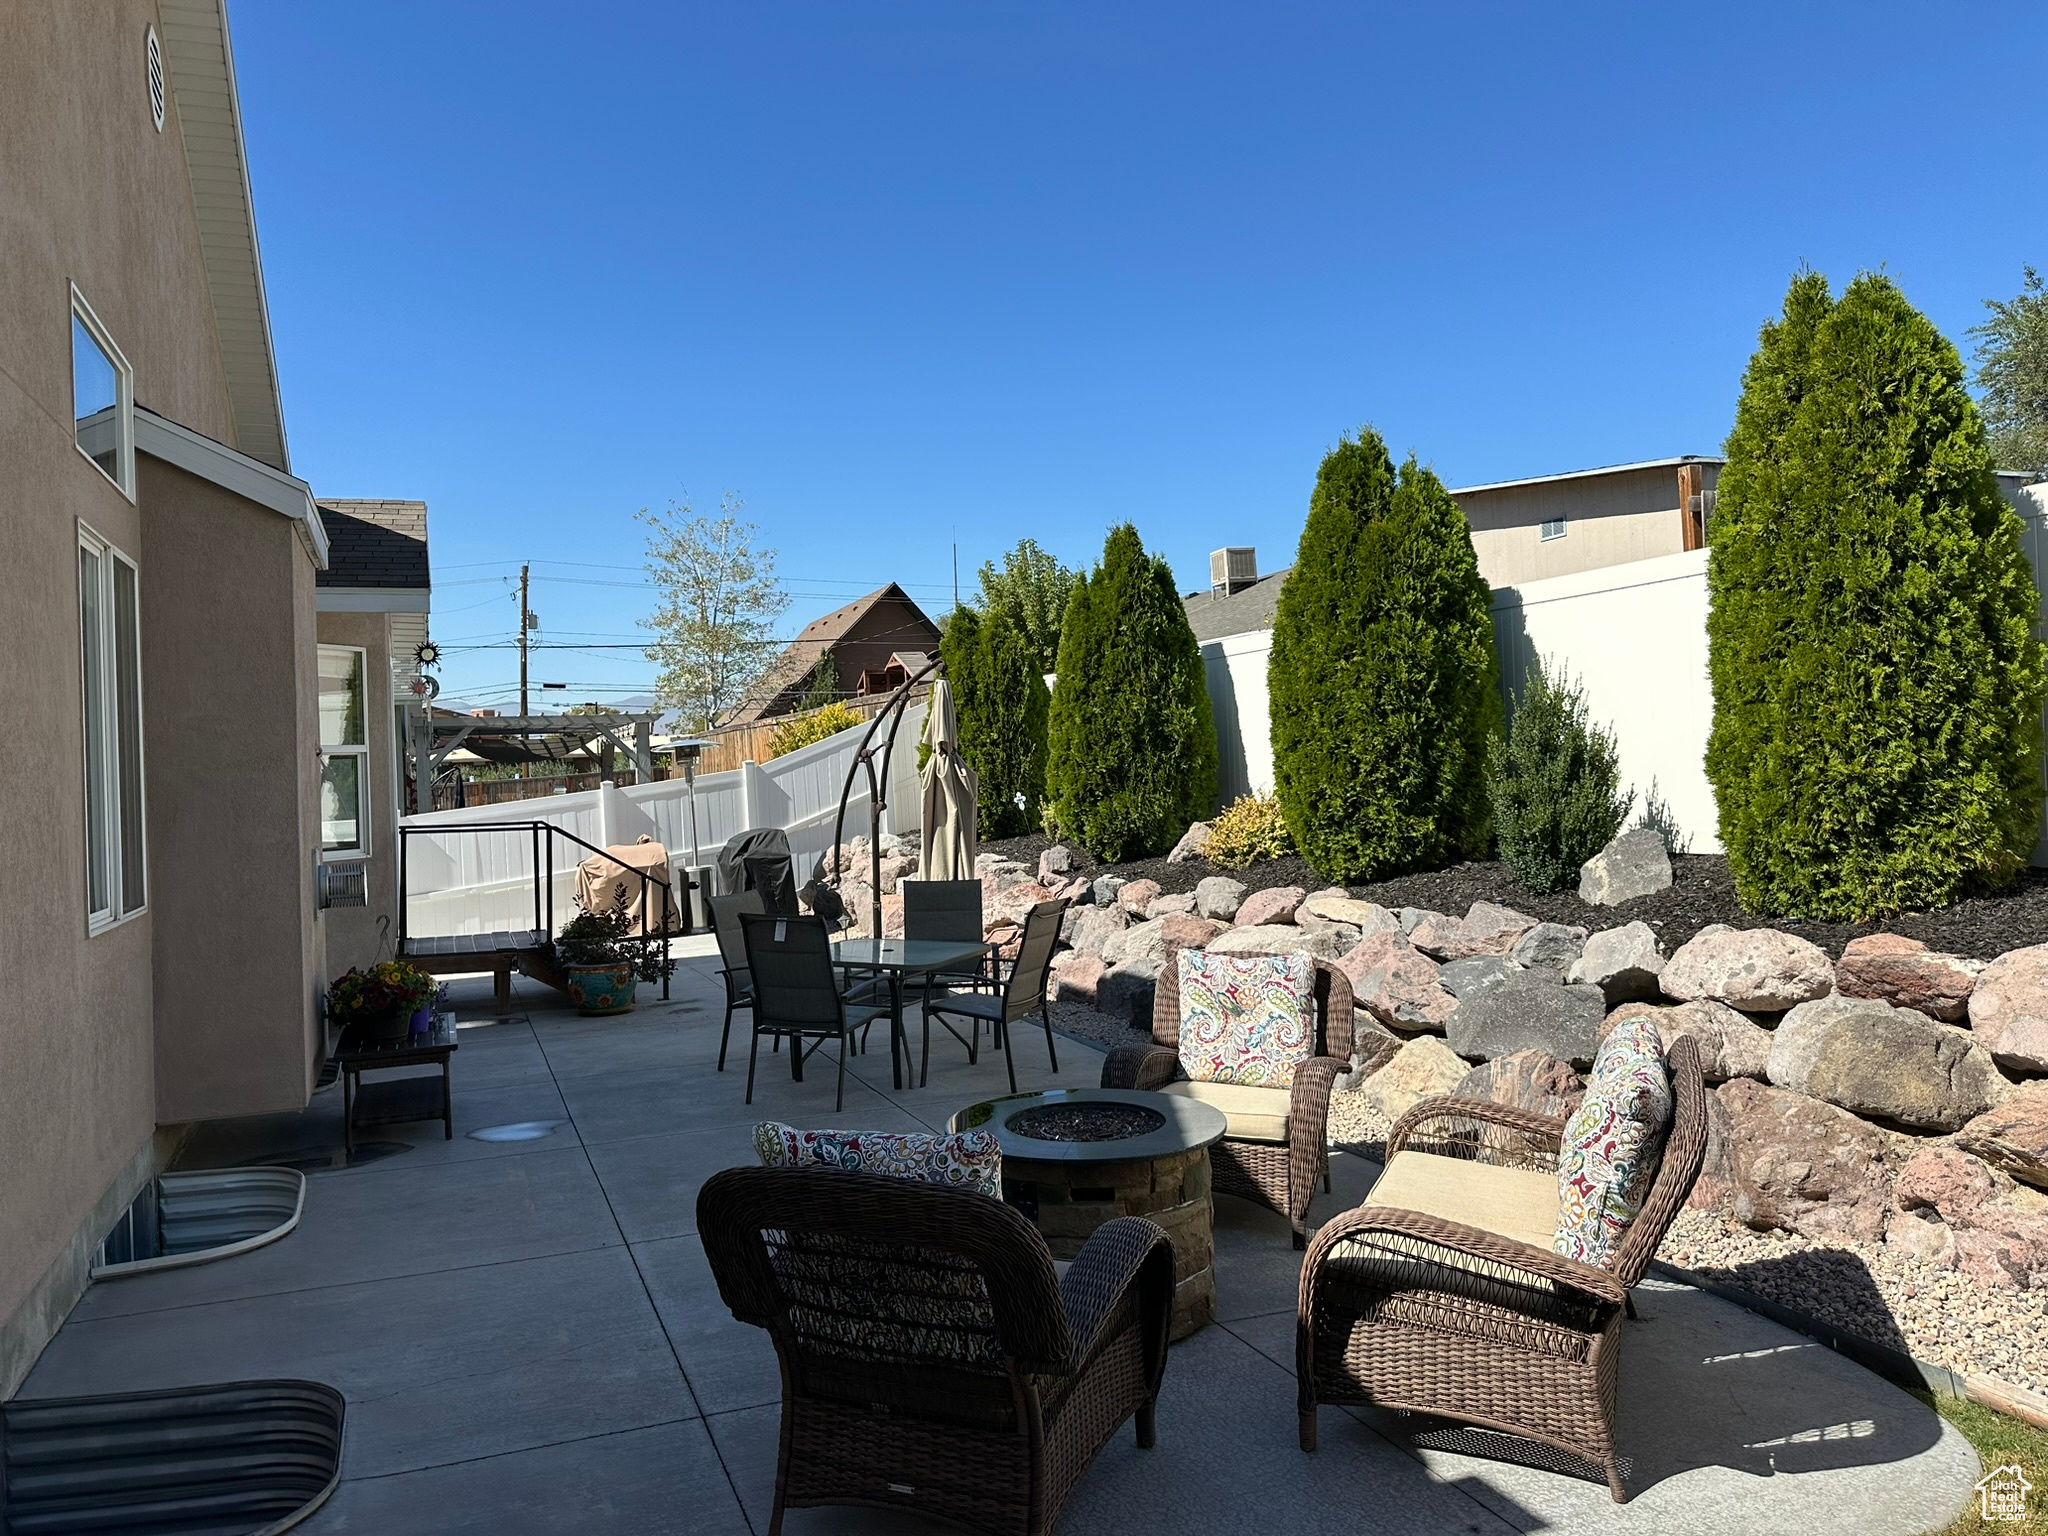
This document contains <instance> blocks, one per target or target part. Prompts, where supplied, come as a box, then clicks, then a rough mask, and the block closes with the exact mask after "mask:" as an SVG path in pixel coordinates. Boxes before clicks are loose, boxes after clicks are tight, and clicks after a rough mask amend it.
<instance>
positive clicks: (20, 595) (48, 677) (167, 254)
mask: <svg viewBox="0 0 2048 1536" xmlns="http://www.w3.org/2000/svg"><path fill="white" fill-rule="evenodd" d="M154 15H155V8H154V6H153V5H151V4H148V3H139V0H9V3H7V4H5V5H4V6H0V145H4V146H5V155H4V170H0V188H4V192H0V490H4V503H5V510H4V515H0V656H4V657H5V658H6V662H5V665H4V666H0V718H5V719H7V720H9V721H11V722H14V724H15V727H16V736H17V738H18V740H19V741H20V742H23V743H27V742H33V743H34V746H33V749H32V750H30V749H27V748H26V747H24V748H23V750H22V751H21V752H20V753H18V754H17V756H16V759H15V760H14V761H12V763H11V767H12V769H13V771H12V772H9V773H6V774H0V827H4V828H5V829H6V832H7V838H8V856H7V858H6V859H4V860H0V974H4V975H5V976H6V977H7V1000H6V1003H5V1005H4V1006H0V1397H4V1396H5V1395H6V1394H7V1393H8V1392H9V1391H11V1390H12V1389H13V1387H14V1385H15V1384H16V1383H17V1382H18V1380H19V1374H18V1372H19V1371H21V1370H25V1369H26V1362H27V1361H29V1360H32V1359H33V1352H34V1350H35V1349H36V1348H39V1347H40V1344H41V1340H42V1339H43V1338H45V1337H47V1332H46V1328H47V1327H48V1326H54V1324H53V1323H52V1322H51V1321H50V1319H51V1318H52V1317H54V1318H56V1319H59V1320H61V1318H62V1316H63V1313H64V1311H65V1310H67V1309H68V1308H69V1306H70V1305H71V1302H72V1301H73V1300H74V1299H75V1298H76V1295H77V1292H78V1289H79V1288H80V1287H82V1286H83V1284H84V1275H83V1271H82V1269H79V1268H78V1266H77V1264H76V1263H75V1262H74V1261H75V1260H76V1258H77V1237H78V1234H79V1231H80V1229H81V1224H88V1225H89V1224H90V1222H91V1221H92V1219H93V1216H94V1213H95V1211H97V1210H99V1209H101V1208H104V1207H105V1206H106V1204H107V1202H108V1201H110V1200H111V1201H112V1202H113V1203H114V1206H115V1208H118V1206H119V1205H122V1204H125V1203H126V1202H127V1200H128V1199H129V1198H131V1197H132V1196H133V1193H134V1191H135V1189H136V1188H137V1187H139V1186H140V1184H141V1183H142V1181H143V1180H145V1179H146V1178H148V1177H149V1176H150V1175H151V1174H152V1173H154V1172H155V1165H156V1162H157V1161H158V1160H159V1158H158V1153H159V1152H160V1151H161V1147H160V1145H159V1144H158V1140H157V1138H156V1137H155V1136H154V1132H155V1128H156V1121H157V1116H156V1112H155V1101H156V1065H157V1060H156V1057H157V1053H156V1045H155V1041H154V1039H153V1031H152V1017H151V1012H152V1002H153V990H154V983H153V975H152V966H151V949H152V944H153V941H154V936H155V932H156V928H157V924H158V919H159V918H160V916H161V915H162V911H163V901H162V892H161V890H160V889H159V888H156V887H152V889H151V892H150V906H149V910H148V911H146V912H145V913H144V914H142V915H140V916H138V917H136V918H133V919H131V920H130V921H129V922H127V923H124V924H123V925H121V926H120V927H118V928H115V929H113V930H111V931H109V932H107V933H104V934H101V935H98V936H97V937H91V938H89V937H87V935H86V925H85V867H84V843H85V790H84V778H83V769H82V755H83V726H82V720H81V714H82V706H81V702H80V683H79V668H78V654H79V653H78V596H77V592H78V578H77V554H76V550H77V533H76V530H77V526H78V524H79V523H80V522H85V523H87V524H89V525H90V526H92V527H93V528H94V529H95V530H97V531H98V532H99V533H100V534H101V535H103V536H104V537H106V538H107V539H109V540H110V541H112V542H113V543H114V544H116V545H117V546H119V547H120V548H121V549H122V550H123V551H124V552H125V553H127V554H128V555H130V556H131V557H134V558H135V559H136V560H137V561H138V563H139V564H140V567H141V590H142V592H143V593H144V594H145V596H146V595H147V594H148V593H150V591H151V589H152V586H153V584H154V582H155V581H156V580H157V573H156V571H155V568H154V565H153V560H152V551H151V550H150V548H149V547H148V541H147V539H146V537H145V530H144V521H145V518H144V515H143V514H142V513H140V512H138V510H137V508H136V507H135V505H134V504H132V503H131V502H129V501H128V499H127V498H126V497H124V496H123V495H122V494H121V493H120V492H119V491H118V490H116V489H115V488H114V487H113V486H112V485H111V484H110V483H109V482H108V481H107V479H106V478H105V477H104V476H103V475H101V473H100V472H99V470H98V469H97V468H95V467H94V466H93V465H92V464H91V463H90V462H89V461H88V460H86V459H85V458H84V457H82V456H81V455H80V454H79V453H78V451H77V448H76V447H75V445H74V441H73V429H72V420H71V314H70V284H72V283H74V282H75V283H76V284H77V285H78V287H79V289H80V291H81V292H82V293H84V295H85V296H86V298H87V300H88V301H89V302H90V303H91V304H92V306H93V308H94V309H95V311H96V312H97V313H98V315H99V317H100V319H101V320H102V321H103V322H104V323H105V325H106V326H107V328H108V329H109V330H110V331H111V332H112V333H113V336H114V339H115V340H116V342H117V343H118V344H119V346H120V348H121V350H122V352H123V353H124V355H125V356H126V357H127V359H128V361H129V363H130V365H131V366H132V367H133V368H134V370H135V380H136V395H137V398H138V399H139V400H141V401H142V402H144V403H145V404H148V405H151V406H153V407H155V408H156V409H157V410H159V411H162V412H163V413H164V414H166V415H169V416H173V417H175V418H176V419H178V420H179V421H182V422H184V423H186V424H187V425H189V426H191V427H193V428H195V429H196V430H198V431H201V432H204V433H207V434H208V435H210V436H214V437H225V436H226V435H227V432H228V430H229V416H228V408H227V388H226V383H225V380H224V378H223V376H222V372H221V366H220V356H219V348H218V346H217V345H216V343H215V340H214V333H213V318H212V309H211V304H210V300H209V298H208V294H207V286H206V280H205V275H204V273H203V271H202V270H201V267H200V259H199V242H198V234H197V227H196V223H195V220H194V216H193V212H192V205H191V197H190V192H189V188H188V185H187V181H186V175H187V172H186V167H185V159H184V150H183V145H182V143H181V141H180V139H179V136H178V124H177V121H176V116H175V107H174V108H173V111H172V115H171V117H170V119H169V121H168V122H167V125H166V128H165V131H164V132H162V133H159V132H158V131H157V129H156V126H155V124H154V122H153V121H152V120H151V117H150V111H149V99H148V95H147V91H146V88H145V75H144V52H143V46H144V45H143V38H144V28H145V26H146V24H147V23H148V22H149V20H151V19H152V18H153V17H154ZM250 515H251V517H253V516H254V515H255V514H254V513H253V512H252V513H251V514H250ZM264 515H265V516H269V517H270V518H271V520H272V521H273V522H276V523H277V524H278V525H279V526H280V527H281V528H282V527H288V525H286V524H285V523H284V521H283V519H280V518H277V517H276V516H275V514H264ZM143 636H144V644H145V646H147V644H148V643H149V641H150V640H151V639H152V638H153V636H152V634H151V631H150V628H149V621H148V617H147V613H146V612H145V617H144V628H143ZM144 687H145V695H147V690H148V688H149V682H148V680H147V679H145V684H144ZM153 788H154V786H152V789H153ZM154 808H155V807H154V804H153V803H152V806H151V809H152V810H153V809H154ZM158 872H159V871H158V869H157V868H154V867H153V868H152V870H151V875H152V877H154V876H155V875H156V874H157V873H158ZM153 1148H156V1150H154V1151H153V1150H152V1149H153Z"/></svg>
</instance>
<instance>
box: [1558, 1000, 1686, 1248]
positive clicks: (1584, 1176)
mask: <svg viewBox="0 0 2048 1536" xmlns="http://www.w3.org/2000/svg"><path fill="white" fill-rule="evenodd" d="M1671 1102H1672V1101H1671V1078H1670V1075H1669V1074H1668V1073H1667V1072H1666V1071H1665V1070H1664V1043H1663V1041H1661V1040H1660V1039H1659V1038H1658V1037H1657V1026H1656V1025H1655V1024H1653V1023H1651V1022H1650V1020H1648V1019H1629V1020H1626V1021H1625V1022H1623V1023H1621V1024H1617V1025H1616V1026H1615V1027H1614V1031H1613V1033H1611V1034H1610V1035H1608V1037H1607V1039H1606V1040H1605V1041H1603V1042H1602V1043H1601V1046H1600V1053H1599V1054H1598V1055H1597V1056H1595V1057H1594V1058H1593V1071H1592V1074H1591V1076H1590V1077H1589V1078H1588V1079H1587V1082H1586V1096H1585V1098H1584V1099H1582V1100H1581V1101H1580V1102H1579V1107H1578V1110H1577V1112H1576V1113H1575V1114H1573V1116H1572V1117H1571V1119H1569V1120H1567V1121H1566V1122H1565V1127H1564V1140H1563V1144H1562V1145H1561V1146H1560V1148H1559V1150H1558V1158H1557V1236H1556V1237H1555V1238H1554V1239H1553V1240H1552V1242H1551V1245H1550V1246H1551V1247H1552V1248H1553V1249H1555V1250H1556V1251H1557V1252H1559V1253H1561V1254H1563V1255H1564V1256H1565V1257H1566V1258H1570V1259H1577V1260H1579V1261H1580V1262H1581V1263H1583V1264H1594V1265H1598V1266H1600V1267H1601V1268H1605V1267H1606V1266H1608V1265H1609V1264H1612V1263H1613V1262H1614V1256H1615V1254H1616V1253H1618V1252H1619V1251H1620V1249H1621V1242H1622V1238H1623V1237H1624V1236H1626V1235H1627V1233H1628V1229H1629V1224H1630V1223H1631V1222H1633V1221H1634V1220H1635V1219H1636V1214H1637V1213H1638V1212H1639V1211H1641V1210H1642V1208H1643V1201H1644V1200H1645V1199H1646V1198H1647V1197H1648V1195H1649V1193H1650V1185H1651V1184H1652V1183H1653V1182H1654V1181H1655V1180H1656V1177H1657V1165H1658V1160H1659V1155H1660V1154H1661V1153H1662V1152H1663V1150H1664V1137H1665V1135H1666V1133H1667V1132H1669V1130H1670V1129H1671Z"/></svg>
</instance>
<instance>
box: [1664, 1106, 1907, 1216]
mask: <svg viewBox="0 0 2048 1536" xmlns="http://www.w3.org/2000/svg"><path fill="white" fill-rule="evenodd" d="M1911 1145H1912V1143H1911V1141H1910V1140H1909V1139H1908V1138H1906V1137H1903V1136H1900V1135H1899V1134H1898V1133H1896V1132H1892V1131H1886V1130H1883V1129H1881V1128H1880V1127H1878V1126H1875V1125H1872V1124H1870V1122H1869V1121H1867V1120H1859V1119H1857V1118H1856V1117H1855V1116H1854V1115H1852V1114H1850V1113H1849V1112H1848V1111H1847V1110H1846V1109H1837V1108H1836V1107H1835V1106H1834V1105H1832V1104H1825V1103H1823V1102H1821V1101H1820V1100H1819V1099H1815V1098H1810V1097H1808V1096H1807V1095H1805V1094H1803V1093H1793V1092H1790V1091H1789V1090H1787V1089H1784V1088H1772V1087H1769V1086H1767V1085H1765V1084H1763V1083H1759V1082H1757V1081H1755V1080H1754V1079H1752V1078H1747V1077H1737V1078H1730V1079H1729V1080H1728V1081H1727V1082H1725V1083H1723V1084H1722V1085H1721V1086H1720V1087H1718V1088H1716V1089H1714V1090H1713V1091H1712V1092H1710V1093H1709V1094H1708V1095H1707V1156H1706V1161H1705V1163H1704V1164H1703V1166H1702V1167H1701V1169H1700V1176H1699V1180H1698V1182H1697V1183H1696V1184H1694V1186H1693V1192H1692V1198H1691V1200H1690V1202H1689V1203H1690V1204H1692V1205H1694V1206H1696V1207H1698V1208H1699V1209H1701V1210H1709V1211H1715V1212H1718V1213H1719V1214H1720V1215H1722V1216H1725V1217H1727V1218H1729V1219H1730V1220H1733V1221H1736V1222H1739V1223H1741V1224H1742V1225H1743V1226H1746V1227H1754V1228H1756V1229H1757V1230H1759V1231H1769V1230H1772V1229H1776V1230H1779V1231H1784V1232H1796V1233H1798V1234H1799V1235H1800V1236H1802V1237H1808V1238H1812V1239H1814V1240H1815V1241H1817V1242H1829V1241H1840V1240H1842V1239H1845V1238H1846V1239H1851V1240H1854V1241H1856V1242H1860V1243H1876V1242H1880V1241H1882V1239H1883V1237H1884V1233H1885V1224H1886V1222H1887V1221H1888V1220H1889V1219H1890V1217H1891V1214H1892V1186H1893V1183H1894V1182H1895V1180H1896V1178H1897V1164H1898V1162H1899V1161H1902V1160H1903V1157H1902V1149H1908V1148H1910V1147H1911Z"/></svg>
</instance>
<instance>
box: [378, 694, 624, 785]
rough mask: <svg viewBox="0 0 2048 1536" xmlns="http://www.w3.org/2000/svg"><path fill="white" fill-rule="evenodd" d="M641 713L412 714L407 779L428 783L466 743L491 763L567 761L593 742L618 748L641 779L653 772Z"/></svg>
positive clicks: (421, 783) (466, 745)
mask: <svg viewBox="0 0 2048 1536" xmlns="http://www.w3.org/2000/svg"><path fill="white" fill-rule="evenodd" d="M659 718H660V716H659V715H658V714H656V713H653V712H649V713H646V714H603V715H454V714H441V715H436V714H434V713H432V712H431V711H429V712H428V713H427V714H426V716H425V717H424V719H422V718H421V717H419V716H414V717H413V719H412V722H411V723H412V726H413V739H412V753H413V783H414V785H415V786H416V788H415V793H418V792H419V791H418V789H417V786H420V785H431V784H432V783H433V782H434V776H435V774H437V773H439V772H440V770H441V766H442V764H444V763H445V762H447V760H448V756H449V754H450V753H452V752H454V751H455V750H456V749H457V748H458V747H466V748H467V749H468V750H469V751H471V752H474V753H475V754H476V755H477V756H478V757H481V758H484V759H485V760H486V761H489V762H494V763H549V762H555V763H559V762H567V761H568V760H569V759H570V758H572V757H574V756H577V755H578V754H580V753H582V752H584V751H585V749H586V748H588V747H589V746H590V745H591V744H592V743H593V742H600V741H604V742H610V743H611V744H613V745H614V746H616V747H617V748H618V749H619V750H620V751H621V752H624V753H625V754H626V756H627V758H628V759H630V760H631V762H632V764H633V771H634V773H635V775H636V776H637V777H638V778H639V780H640V782H641V783H643V784H645V783H646V782H647V781H648V780H649V779H651V778H653V777H654V750H653V737H654V722H655V721H656V720H657V719H659Z"/></svg>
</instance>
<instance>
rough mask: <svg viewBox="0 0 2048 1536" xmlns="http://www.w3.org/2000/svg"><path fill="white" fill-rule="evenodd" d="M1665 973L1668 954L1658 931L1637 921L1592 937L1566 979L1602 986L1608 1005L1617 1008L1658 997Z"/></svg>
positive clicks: (1587, 941)
mask: <svg viewBox="0 0 2048 1536" xmlns="http://www.w3.org/2000/svg"><path fill="white" fill-rule="evenodd" d="M1663 970H1664V951H1663V949H1662V948H1661V947H1660V946H1659V945H1658V943H1657V931H1656V930H1655V929H1654V928H1652V927H1651V926H1650V925H1649V924H1648V923H1644V922H1634V923H1629V924H1627V925H1625V926H1623V927H1620V928H1603V929H1602V930H1601V931H1600V932H1598V933H1596V934H1593V935H1591V936H1590V937H1589V938H1588V939H1587V940H1586V947H1585V949H1584V950H1583V951H1582V952H1581V953H1580V955H1579V958H1578V959H1576V960H1574V961H1573V962H1572V965H1571V969H1570V970H1569V971H1567V972H1565V980H1566V981H1583V982H1586V983H1589V984H1590V985H1592V986H1596V987H1598V988H1599V989H1600V991H1601V993H1602V994H1603V995H1604V996H1605V997H1606V999H1607V1006H1608V1007H1610V1008H1613V1007H1616V1006H1618V1005H1619V1004H1621V1003H1632V1002H1635V1001H1637V1000H1639V999H1643V998H1651V997H1655V996H1656V995H1657V992H1658V986H1657V978H1658V976H1659V975H1661V974H1662V972H1663Z"/></svg>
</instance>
